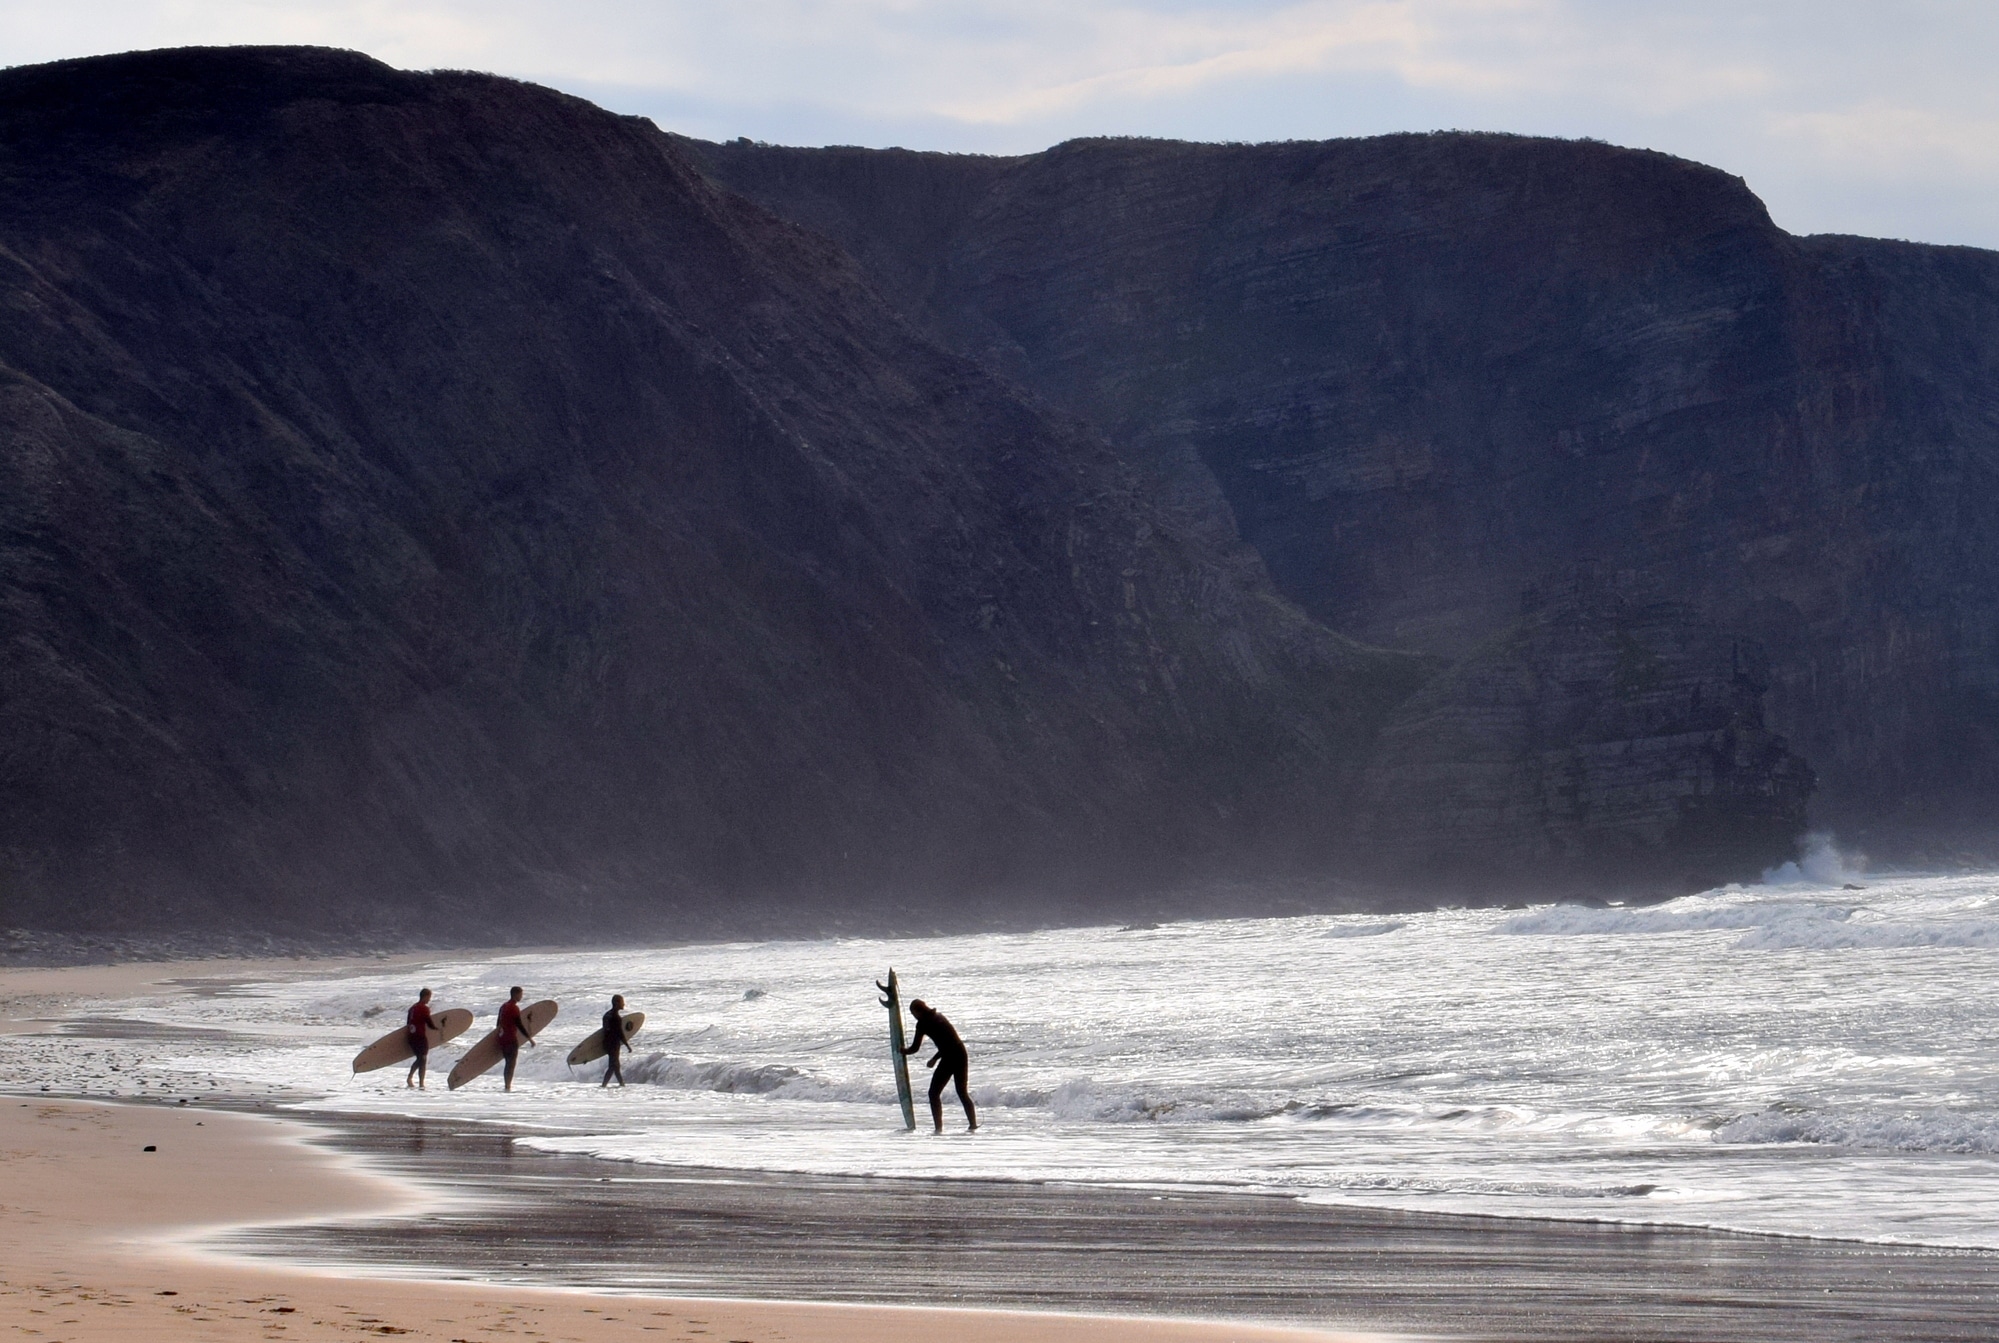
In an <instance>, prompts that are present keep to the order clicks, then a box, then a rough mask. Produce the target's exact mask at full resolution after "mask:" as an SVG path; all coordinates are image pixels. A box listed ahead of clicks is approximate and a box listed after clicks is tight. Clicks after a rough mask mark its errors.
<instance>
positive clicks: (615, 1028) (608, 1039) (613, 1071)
mask: <svg viewBox="0 0 1999 1343" xmlns="http://www.w3.org/2000/svg"><path fill="white" fill-rule="evenodd" d="M631 1047H632V1046H631V1043H630V1042H629V1041H628V1040H626V1039H625V995H624V994H622V993H614V994H612V995H611V1010H610V1011H608V1012H606V1013H605V1014H604V1053H605V1056H606V1057H608V1058H609V1059H610V1060H611V1063H610V1066H609V1067H607V1068H605V1069H604V1080H603V1081H601V1082H599V1083H598V1084H597V1085H598V1086H600V1087H607V1086H609V1085H611V1079H612V1078H613V1077H616V1078H617V1079H618V1085H619V1086H623V1085H624V1084H625V1070H624V1069H623V1068H622V1067H620V1066H619V1064H618V1052H619V1051H620V1050H624V1049H630V1048H631Z"/></svg>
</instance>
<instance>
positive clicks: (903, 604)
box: [0, 49, 1419, 938]
mask: <svg viewBox="0 0 1999 1343" xmlns="http://www.w3.org/2000/svg"><path fill="white" fill-rule="evenodd" d="M0 444H4V452H0V611H4V614H5V644H4V652H0V718H4V723H0V743H3V744H0V801H4V804H5V805H4V812H0V855H3V856H4V861H5V871H4V877H0V879H3V880H4V882H5V883H6V884H5V886H4V887H0V898H4V899H5V900H6V901H7V905H6V910H7V914H8V917H10V918H12V919H14V920H16V921H34V922H69V923H76V922H85V921H88V920H90V919H92V918H95V917H97V916H98V915H99V914H100V913H101V912H102V911H103V910H105V909H107V908H114V909H117V910H118V911H119V917H120V918H124V919H129V918H133V917H138V916H141V915H145V916H150V917H153V918H156V919H159V920H161V921H166V920H177V921H185V920H188V919H199V918H205V917H209V916H210V915H211V914H226V916H227V917H228V918H230V919H232V920H250V921H254V922H260V923H266V924H273V925H276V924H294V925H295V924H298V923H300V922H304V923H307V924H312V925H319V926H324V925H328V924H333V925H345V924H352V923H355V922H360V921H364V920H366V921H372V920H376V919H379V918H382V917H384V911H385V910H387V911H393V915H392V917H394V918H397V919H400V920H402V921H405V922H407V923H412V924H413V923H416V922H418V921H421V922H422V923H423V924H424V925H425V926H427V927H429V928H431V929H432V930H433V931H444V930H447V929H451V928H456V929H458V930H459V931H460V932H462V933H463V935H466V936H478V937H481V938H491V937H494V936H509V935H520V936H531V937H546V936H548V935H550V934H551V933H557V932H560V931H562V930H566V929H573V930H574V931H575V932H576V933H577V934H578V935H587V929H588V927H589V926H590V925H589V924H588V923H586V922H583V921H582V920H587V919H594V918H600V917H602V916H603V915H604V914H605V913H606V912H608V911H610V910H612V909H620V910H625V911H632V910H638V911H643V914H644V917H646V918H647V919H660V920H665V921H666V922H667V924H668V926H672V927H678V928H687V927H694V926H713V925H717V924H722V923H730V922H732V921H733V923H734V924H737V925H740V924H743V923H744V922H745V921H746V920H748V919H749V918H750V917H751V915H750V914H749V913H748V912H746V908H745V906H744V902H745V901H752V902H758V903H760V904H767V903H768V902H770V901H777V902H779V903H783V904H789V905H791V906H794V907H811V908H813V909H815V910H816V911H817V912H816V913H813V914H812V915H810V916H809V917H810V919H812V920H817V921H819V922H824V921H825V920H826V919H828V918H831V917H834V911H835V910H836V909H837V908H839V907H852V906H855V905H857V904H867V903H870V902H874V903H885V902H899V901H901V900H903V899H906V898H907V897H908V896H910V895H911V894H916V893H920V894H922V895H924V896H926V897H931V898H935V899H938V900H941V901H943V902H944V903H943V904H942V905H941V906H938V907H937V908H936V909H933V910H932V912H931V914H930V915H928V916H926V917H936V918H946V919H950V920H953V921H958V920H963V919H967V918H973V917H978V916H979V912H980V910H981V909H982V908H987V907H988V906H987V905H985V904H982V902H983V901H986V900H988V899H989V898H990V897H993V896H995V895H996V894H997V893H1002V892H1018V891H1021V890H1031V891H1033V892H1036V893H1038V894H1039V895H1041V896H1045V897H1046V898H1048V899H1049V900H1051V901H1058V902H1059V901H1060V900H1066V899H1071V898H1073V894H1074V892H1076V891H1078V890H1082V889H1090V888H1104V887H1107V888H1109V889H1112V890H1116V889H1129V888H1132V887H1135V886H1143V885H1146V884H1152V883H1160V882H1170V881H1178V880H1183V879H1187V878H1189V877H1191V876H1195V875H1198V874H1200V873H1202V872H1206V871H1212V870H1223V869H1226V870H1231V871H1254V870H1260V869H1264V868H1269V867H1279V868H1281V867H1285V866H1287V865H1293V864H1296V863H1298V862H1305V861H1315V860H1319V859H1323V858H1325V857H1326V856H1327V854H1328V853H1329V852H1332V851H1337V849H1338V846H1339V844H1340V843H1341V839H1340V835H1341V829H1340V805H1341V804H1340V799H1341V798H1343V797H1344V796H1345V795H1346V790H1347V789H1349V788H1350V786H1351V784H1352V782H1353V779H1354V777H1355V774H1356V771H1357V770H1358V768H1359V765H1360V762H1361V758H1362V756H1363V754H1364V750H1365V744H1366V742H1367V740H1368V739H1369V737H1370V734H1371V733H1372V731H1373V730H1374V729H1375V727H1376V726H1377V725H1378V723H1379V722H1380V721H1381V718H1382V715H1383V714H1384V713H1385V711H1386V709H1387V708H1388V706H1389V705H1391V704H1392V703H1393V702H1395V701H1396V700H1398V699H1400V698H1401V697H1402V696H1403V695H1404V694H1406V693H1407V691H1408V690H1409V689H1410V688H1411V687H1412V686H1413V685H1414V684H1415V681H1416V679H1417V673H1418V670H1419V664H1418V663H1417V662H1416V661H1415V660H1413V659H1410V658H1408V657H1405V656H1401V655H1392V654H1384V653H1378V652H1374V651H1370V650H1366V649H1363V648H1361V647H1359V646H1357V645H1354V644H1351V643H1348V642H1346V641H1344V640H1342V639H1340V638H1338V637H1336V636H1333V635H1330V634H1328V633H1327V632H1325V631H1324V630H1323V629H1321V628H1319V627H1317V626H1315V625H1314V624H1312V623H1311V622H1310V621H1308V620H1307V619H1305V618H1304V617H1303V616H1302V615H1300V614H1299V613H1298V612H1296V611H1295V610H1294V609H1292V608H1291V607H1289V606H1288V605H1286V604H1285V603H1283V602H1282V601H1280V600H1278V599H1277V598H1276V597H1275V596H1274V595H1273V594H1272V593H1271V592H1270V591H1269V590H1268V588H1267V585H1266V581H1265V579H1264V577H1263V574H1262V570H1261V566H1260V564H1259V563H1258V562H1257V561H1256V559H1255V558H1254V556H1252V555H1249V554H1247V553H1246V552H1242V551H1241V550H1240V549H1239V548H1236V547H1233V545H1232V543H1231V542H1230V541H1229V538H1228V537H1227V536H1226V535H1225V534H1223V535H1221V536H1219V537H1218V536H1217V534H1216V533H1215V531H1214V530H1213V528H1212V527H1211V526H1208V527H1205V528H1204V529H1202V528H1190V527H1188V526H1185V525H1183V524H1182V523H1181V522H1180V521H1177V520H1176V519H1175V517H1173V516H1170V515H1168V514H1166V513H1163V512H1162V511H1161V510H1160V509H1159V508H1158V507H1156V506H1155V505H1153V504H1151V503H1149V502H1148V496H1147V495H1146V494H1145V493H1144V492H1142V491H1141V490H1140V489H1139V488H1138V487H1137V485H1136V484H1135V482H1134V480H1133V478H1132V477H1131V475H1130V473H1129V472H1128V471H1127V470H1126V469H1125V468H1124V467H1123V466H1122V465H1121V464H1120V463H1119V461H1118V460H1117V459H1116V458H1115V457H1114V456H1113V455H1112V454H1111V453H1110V452H1109V451H1108V450H1107V449H1106V448H1105V447H1104V446H1103V444H1102V443H1101V441H1099V440H1097V439H1095V438H1093V437H1092V436H1090V435H1089V434H1088V433H1086V432H1085V431H1083V430H1082V429H1080V428H1079V427H1077V426H1075V425H1073V424H1071V423H1068V422H1064V421H1061V420H1059V419H1057V418H1054V417H1051V415H1050V414H1048V413H1047V412H1045V411H1043V410H1039V409H1035V408H1033V407H1032V406H1030V405H1028V404H1025V403H1024V402H1023V401H1021V400H1020V399H1019V398H1018V397H1017V396H1016V395H1014V394H1013V393H1011V392H1009V391H1008V390H1007V389H1006V388H1005V387H1004V386H1002V385H1001V384H999V383H997V382H995V381H994V380H993V379H992V378H991V377H990V376H989V375H987V374H986V373H984V372H982V371H980V370H979V369H978V368H977V367H976V366H974V365H973V364H971V363H969V362H968V361H966V360H965V359H963V358H962V357H960V356H957V355H953V354H948V353H946V352H944V351H943V350H942V349H940V348H939V347H938V346H936V345H934V344H933V343H931V342H930V340H929V339H927V338H926V337H923V336H921V335H919V334H918V333H917V332H915V331H914V330H913V329H911V328H910V327H909V326H907V325H906V324H905V323H904V322H903V321H902V320H901V319H900V318H898V317H897V316H896V315H895V314H894V313H893V312H892V311H891V310H890V309H889V308H887V307H886V306H885V305H883V304H882V303H881V301H880V300H879V299H878V298H877V296H876V293H875V291H874V289H873V288H872V287H871V285H870V284H869V283H868V282H867V281H865V280H864V279H863V277H862V275H861V274H860V272H859V271H858V270H857V269H856V268H855V267H854V266H853V265H852V263H851V262H850V261H848V260H847V258H846V257H845V256H844V254H843V253H841V252H840V251H838V250H837V249H836V248H835V247H833V246H832V245H831V244H829V243H826V242H824V241H823V240H821V239H819V238H817V237H815V236H811V235H808V234H805V233H802V232H800V231H799V230H797V229H795V228H793V227H791V226H789V225H786V224H782V223H780V222H778V221H777V220H775V219H774V218H772V217H770V216H769V215H767V214H765V213H763V212H762V211H761V210H760V209H759V208H757V207H755V206H752V205H750V204H748V203H747V202H744V201H742V200H740V199H739V198H736V197H733V196H730V195H728V194H726V193H723V192H720V191H718V190H717V189H715V188H714V187H712V186H710V185H709V184H708V183H707V181H706V180H705V179H703V178H702V177H701V176H700V175H699V174H698V173H696V172H695V171H694V170H693V169H692V168H691V167H690V166H689V165H688V164H687V162H686V161H685V160H684V159H683V157H682V156H681V154H680V153H679V152H678V151H677V150H676V149H675V148H674V147H673V145H672V144H671V143H670V142H669V141H668V140H667V138H666V137H664V136H662V135H660V134H659V133H658V132H657V131H655V130H654V129H653V128H652V127H651V126H650V125H649V124H646V123H643V122H639V121H635V120H632V119H625V118H619V117H615V116H612V115H610V114H607V113H605V112H602V111H600V110H598V109H596V108H593V107H590V106H589V105H587V104H584V103H581V102H579V101H576V100H574V99H570V98H566V97H562V96H560V95H557V94H554V93H551V92H548V91H546V90H541V89H536V88H532V87H528V86H524V85H520V84H516V83H512V82H509V81H505V80H500V79H495V78H490V77H485V76H478V75H455V74H454V75H413V74H406V73H401V72H397V71H394V70H391V69H389V68H388V67H385V66H382V65H380V64H377V63H375V62H372V61H369V60H367V59H365V58H363V57H359V56H354V55H350V54H343V53H335V52H325V51H316V50H294V49H230V50H192V51H182V52H162V53H147V54H140V55H133V56H125V57H115V58H106V59H100V60H89V61H78V62H68V63H64V64H61V65H56V66H44V67H36V68H29V69H20V70H14V71H10V72H6V73H5V74H0ZM1062 892H1068V893H1070V894H1069V895H1062V894H1061V893H1062ZM1050 893H1053V894H1050ZM530 896H541V897H547V898H550V899H553V900H554V901H555V905H554V906H553V908H552V909H545V910H543V911H542V913H541V914H540V915H538V916H537V918H536V919H535V921H534V922H533V923H531V924H530V923H525V922H520V921H518V917H517V916H518V913H519V911H521V910H523V909H524V908H526V903H525V902H526V901H527V899H528V898H529V897H530ZM430 901H441V902H442V906H441V907H439V908H432V907H430V905H429V904H428V902H430ZM474 904H485V905H487V906H489V907H490V908H491V909H492V910H493V911H495V912H494V913H493V914H491V915H490V916H488V917H485V918H482V919H480V920H477V921H475V922H473V923H470V924H467V923H465V922H464V921H463V920H462V919H457V918H456V917H455V915H456V914H457V913H458V912H459V911H462V910H464V909H467V908H470V907H471V906H473V905H474ZM564 911H570V912H572V913H571V914H569V915H568V916H567V917H565V915H564ZM614 926H622V924H619V925H614Z"/></svg>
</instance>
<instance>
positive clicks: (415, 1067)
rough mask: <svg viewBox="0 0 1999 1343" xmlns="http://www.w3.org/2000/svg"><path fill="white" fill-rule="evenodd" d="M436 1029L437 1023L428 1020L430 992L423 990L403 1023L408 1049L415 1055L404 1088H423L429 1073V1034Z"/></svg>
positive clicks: (404, 1081) (404, 1080) (412, 1004)
mask: <svg viewBox="0 0 1999 1343" xmlns="http://www.w3.org/2000/svg"><path fill="white" fill-rule="evenodd" d="M436 1028H437V1023H436V1022H435V1021H432V1020H431V1018H430V990H429V989H425V990H424V991H423V992H422V993H419V994H418V995H417V996H416V1001H415V1002H413V1003H411V1004H410V1010H409V1015H408V1016H407V1017H405V1018H404V1021H403V1030H404V1032H406V1033H407V1034H408V1036H409V1042H410V1049H411V1050H412V1051H413V1052H414V1053H415V1054H416V1058H415V1060H414V1061H412V1062H411V1064H410V1071H409V1076H407V1077H405V1078H404V1079H403V1085H404V1086H406V1087H417V1088H419V1089H422V1088H423V1083H424V1078H425V1077H426V1075H428V1073H429V1071H430V1033H431V1031H433V1030H435V1029H436Z"/></svg>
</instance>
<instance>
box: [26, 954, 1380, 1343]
mask: <svg viewBox="0 0 1999 1343" xmlns="http://www.w3.org/2000/svg"><path fill="white" fill-rule="evenodd" d="M352 963H353V962H343V961H328V962H314V963H310V964H306V963H301V962H294V961H274V962H253V961H196V962H149V963H143V964H126V965H115V966H80V967H64V968H58V969H48V970H40V969H9V970H6V971H0V1031H6V1032H23V1031H37V1030H45V1029H48V1028H49V1026H50V1025H51V1022H52V1020H53V1019H54V1018H55V1017H56V1016H57V1015H60V1014H75V1013H76V1012H78V1011H79V1010H83V1009H86V1008H87V1006H88V1005H89V1004H91V1003H93V1002H97V1001H115V1000H116V999H118V998H120V997H121V996H124V995H129V994H131V993H133V992H135V991H137V990H140V989H145V990H146V991H147V992H150V993H158V992H160V991H161V990H162V988H163V987H165V988H169V989H171V988H178V989H180V990H182V991H188V992H195V991H202V990H204V989H211V988H213V987H214V986H216V985H218V984H226V983H227V982H230V981H232V980H235V979H239V978H245V977H251V976H255V975H261V974H270V973H292V974H297V973H302V972H303V973H337V972H338V971H339V970H341V969H342V968H344V967H345V966H346V965H349V964H352ZM369 963H371V964H379V963H380V961H379V960H378V959H377V960H371V961H370V962H369ZM57 1080H60V1079H57ZM314 1135H315V1130H314V1129H312V1128H311V1127H310V1126H308V1125H306V1124H301V1123H296V1122H290V1121H286V1120H279V1119H273V1118H265V1117H261V1116H255V1115H245V1114H240V1113H231V1112H228V1111H226V1110H222V1109H218V1108H215V1107H212V1106H209V1105H202V1104H194V1105H178V1104H115V1103H103V1102H97V1101H89V1100H82V1101H79V1100H44V1099H40V1098H35V1099H28V1098H24V1097H9V1098H6V1099H4V1100H0V1266H4V1267H0V1330H4V1331H5V1335H6V1336H8V1337H20V1338H41V1339H61V1340H70V1341H72V1343H85V1341H88V1340H98V1339H104V1340H113V1339H162V1338H186V1339H202V1340H214V1343H235V1340H239V1339H240V1340H249V1339H261V1340H269V1339H310V1338H345V1337H399V1338H408V1339H410V1340H412V1343H418V1341H419V1340H437V1343H474V1341H475V1340H489V1339H491V1340H498V1339H544V1340H550V1341H551V1343H554V1341H556V1340H572V1339H573V1340H584V1339H589V1340H625V1339H630V1340H638V1339H646V1340H653V1339H685V1340H690V1341H691V1340H745V1341H746V1343H747V1341H748V1340H756V1341H757V1343H781V1341H788V1343H861V1340H870V1341H873V1343H895V1341H897V1340H910V1341H911V1343H914V1341H915V1340H919V1339H932V1338H950V1339H955V1340H965V1341H967V1343H1003V1341H1007V1340H1021V1339H1038V1340H1039V1339H1045V1340H1051V1341H1053V1343H1072V1341H1073V1343H1124V1341H1125V1340H1140V1339H1145V1340H1164V1341H1167V1343H1175V1341H1180V1343H1231V1341H1233V1343H1310V1341H1311V1340H1320V1341H1321V1343H1337V1340H1339V1339H1342V1338H1354V1337H1356V1336H1353V1335H1339V1334H1330V1333H1325V1332H1322V1331H1314V1330H1303V1329H1287V1328H1266V1327H1260V1326H1256V1325H1243V1324H1233V1323H1209V1322H1203V1321H1182V1320H1155V1319H1134V1318H1113V1317H1093V1316H1082V1315H1058V1314H1038V1313H1029V1312H1002V1311H978V1310H928V1309H916V1308H908V1307H897V1306H856V1305H848V1304H826V1305H817V1304H801V1303H797V1302H771V1303H764V1302H751V1301H726V1300H707V1299H703V1300H683V1299H673V1298H666V1297H649V1296H642V1295H628V1294H619V1295H608V1294H606V1295H593V1294H589V1293H584V1292H578V1291H563V1290H548V1289H536V1288H532V1287H518V1286H504V1287H482V1286H478V1285H472V1284H467V1283H463V1282H431V1281H412V1280H407V1279H396V1280H378V1279H372V1278H368V1277H363V1276H356V1275H352V1274H343V1273H337V1272H329V1271H325V1270H323V1269H306V1268H298V1267H291V1266H286V1265H283V1264H276V1263H272V1262H270V1261H269V1260H263V1261H251V1260H248V1259H244V1258H238V1257H233V1256H227V1255H221V1254H217V1253H215V1252H214V1251H212V1250H209V1249H204V1248H203V1247H202V1246H201V1245H200V1244H199V1243H198V1242H199V1241H200V1240H201V1239H202V1238H203V1237H212V1236H213V1235H214V1234H215V1233H216V1232H218V1231H222V1230H227V1229H235V1230H238V1231H241V1230H244V1229H249V1228H256V1227H268V1226H273V1225H283V1224H287V1223H307V1222H310V1223H313V1224H316V1225H320V1226H325V1225H327V1224H338V1223H339V1222H341V1221H342V1220H343V1219H358V1218H368V1219H374V1220H375V1222H376V1224H378V1225H379V1222H380V1219H383V1218H393V1217H395V1216H397V1215H399V1214H408V1213H413V1212H416V1211H418V1210H420V1209H421V1207H422V1204H423V1197H422V1195H421V1194H420V1193H413V1192H412V1191H411V1189H410V1188H409V1187H408V1186H407V1185H405V1184H403V1183H400V1182H398V1181H396V1180H392V1179H390V1178H387V1177H386V1176H385V1175H383V1174H380V1173H377V1172H375V1171H373V1170H371V1169H370V1168H369V1167H368V1165H367V1164H366V1163H365V1162H362V1161H357V1160H355V1159H354V1158H352V1157H348V1156H343V1155H340V1154H338V1153H335V1152H332V1151H329V1150H327V1149H326V1148H325V1147H324V1146H322V1145H319V1144H316V1143H314V1142H313V1141H311V1140H312V1139H313V1137H314ZM439 1174H440V1175H443V1174H444V1172H439ZM423 1254H424V1249H423V1242H422V1241H421V1240H420V1239H417V1238H415V1237H411V1238H409V1239H408V1240H406V1241H405V1242H404V1243H403V1244H402V1245H401V1246H400V1247H399V1250H398V1252H397V1258H398V1260H399V1261H400V1262H399V1263H398V1265H397V1267H399V1268H400V1269H401V1270H402V1271H403V1272H404V1273H408V1272H409V1271H410V1269H411V1263H412V1261H419V1262H420V1261H421V1258H422V1256H423ZM419 1271H421V1270H420V1268H419Z"/></svg>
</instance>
